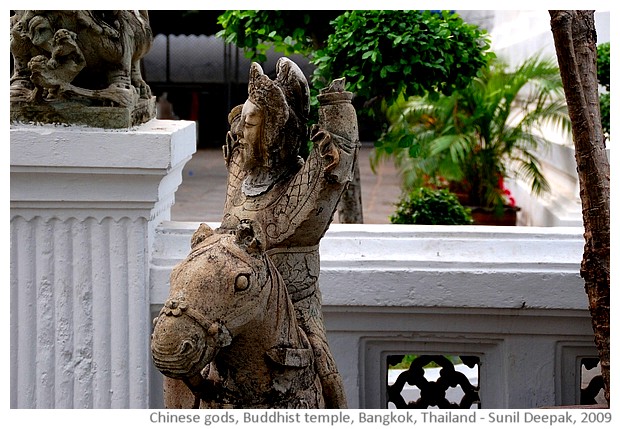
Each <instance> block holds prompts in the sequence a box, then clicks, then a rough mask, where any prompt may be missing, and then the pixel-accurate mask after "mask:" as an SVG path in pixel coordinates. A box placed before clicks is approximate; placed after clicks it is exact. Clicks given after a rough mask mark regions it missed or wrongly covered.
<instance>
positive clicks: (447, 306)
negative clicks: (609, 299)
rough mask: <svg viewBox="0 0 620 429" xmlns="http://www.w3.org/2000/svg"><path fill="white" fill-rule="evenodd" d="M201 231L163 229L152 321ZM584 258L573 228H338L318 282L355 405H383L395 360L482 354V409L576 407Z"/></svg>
mask: <svg viewBox="0 0 620 429" xmlns="http://www.w3.org/2000/svg"><path fill="white" fill-rule="evenodd" d="M212 226H215V225H212ZM197 227H198V223H186V222H164V223H163V224H162V225H160V227H159V228H158V230H157V234H156V240H155V243H154V250H153V258H152V260H151V276H150V279H151V311H152V313H153V315H154V314H155V313H156V312H157V311H159V308H160V307H161V305H162V303H163V302H164V300H165V298H166V296H167V288H168V277H169V275H170V270H171V269H172V267H173V266H174V265H175V264H176V263H178V262H179V261H180V260H182V259H183V258H184V257H185V256H186V255H187V254H188V252H189V243H190V237H191V234H192V233H193V231H194V230H195V229H196V228H197ZM582 252H583V237H582V230H581V228H573V227H571V228H535V227H476V226H465V227H448V226H414V225H403V226H397V225H341V224H335V225H332V227H331V228H330V230H329V231H328V232H327V234H326V236H325V237H324V238H323V240H322V242H321V275H320V287H321V291H322V295H323V311H324V315H325V323H326V326H327V330H328V338H329V341H330V344H331V349H332V352H333V353H334V355H335V358H336V360H337V363H338V366H339V370H340V372H341V374H342V376H343V379H344V383H345V386H346V391H347V396H348V400H349V405H350V406H351V407H352V408H384V407H386V405H387V404H386V398H387V396H386V380H387V356H389V355H398V354H449V355H459V354H460V355H469V356H477V357H479V358H480V362H481V363H480V366H479V367H480V377H479V383H480V384H479V385H480V397H481V404H482V407H484V408H532V407H541V406H550V405H565V404H577V403H578V401H579V387H580V386H579V382H580V370H579V368H580V363H579V362H580V359H581V358H582V357H591V356H596V351H595V349H594V345H593V335H592V329H591V324H590V316H589V312H588V310H587V298H586V295H585V292H584V289H583V280H582V279H581V278H580V277H579V265H580V261H581V255H582ZM152 375H153V379H152V380H153V381H152V386H153V387H154V390H153V391H152V399H153V401H154V402H153V403H152V404H151V405H152V406H159V405H161V400H162V399H161V393H160V392H161V389H158V388H157V386H158V385H159V384H160V380H161V378H160V376H159V374H158V373H157V371H156V370H153V372H152Z"/></svg>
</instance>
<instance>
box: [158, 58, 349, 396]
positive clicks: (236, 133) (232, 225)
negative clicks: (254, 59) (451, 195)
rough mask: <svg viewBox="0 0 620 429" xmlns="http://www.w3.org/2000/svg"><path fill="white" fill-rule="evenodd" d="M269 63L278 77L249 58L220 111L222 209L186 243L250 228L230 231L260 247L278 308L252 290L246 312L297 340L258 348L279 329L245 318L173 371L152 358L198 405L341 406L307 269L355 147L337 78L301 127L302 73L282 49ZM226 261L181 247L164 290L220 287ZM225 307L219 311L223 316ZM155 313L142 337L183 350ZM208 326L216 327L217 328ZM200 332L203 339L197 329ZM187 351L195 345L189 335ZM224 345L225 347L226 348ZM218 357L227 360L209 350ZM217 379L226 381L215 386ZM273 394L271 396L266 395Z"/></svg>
mask: <svg viewBox="0 0 620 429" xmlns="http://www.w3.org/2000/svg"><path fill="white" fill-rule="evenodd" d="M276 72H277V76H276V78H275V79H273V80H272V79H270V78H269V77H268V76H266V75H265V74H264V73H263V71H262V69H261V67H260V66H259V65H258V64H256V63H254V64H252V66H251V68H250V80H249V84H248V93H249V94H248V99H247V101H246V102H245V103H244V104H243V105H241V106H237V107H235V108H234V109H233V110H232V111H231V112H230V114H229V116H228V119H229V123H230V126H231V130H230V131H229V133H228V134H227V138H226V145H225V146H224V157H225V160H226V163H227V166H228V173H229V178H228V190H227V198H226V203H225V208H224V217H223V219H222V223H221V226H220V228H218V229H217V230H216V231H215V233H213V232H211V231H209V230H207V229H205V227H206V225H205V226H201V228H199V229H198V230H197V231H196V233H195V234H194V237H193V239H192V243H193V244H194V245H196V244H195V243H199V242H202V241H203V240H209V241H212V240H215V239H216V238H212V237H222V236H223V237H228V236H230V235H231V234H232V235H236V236H237V241H239V234H240V233H242V231H244V230H246V231H248V230H252V231H253V233H252V234H249V235H248V234H246V235H247V236H246V238H245V239H243V240H241V241H242V242H244V243H246V244H245V246H246V247H247V246H249V247H248V249H249V248H252V247H255V248H260V253H255V254H256V255H258V254H260V255H261V256H260V257H261V261H263V262H261V263H264V264H265V265H266V266H267V267H269V270H268V273H269V275H268V277H269V278H271V279H274V278H277V279H279V280H278V283H279V282H281V283H282V284H284V285H285V288H284V291H283V293H282V295H279V297H280V298H278V301H279V304H278V305H277V306H275V307H268V308H267V307H266V303H269V302H271V301H270V300H266V301H265V300H258V301H256V302H255V305H254V306H252V307H251V308H252V309H253V310H252V311H254V309H255V308H259V309H260V311H259V313H260V314H261V315H262V316H261V317H263V318H265V319H274V320H278V321H279V320H286V321H287V322H286V323H285V325H286V326H287V327H288V328H287V329H286V330H285V331H280V332H289V331H298V332H299V335H300V338H299V339H296V340H295V341H294V342H293V341H292V340H291V339H290V338H289V339H286V338H282V337H281V335H280V337H279V338H280V340H281V341H282V340H284V343H286V342H289V344H295V345H294V346H292V347H291V346H288V347H286V348H278V349H270V350H262V349H261V347H262V345H263V344H264V343H265V342H266V341H265V339H264V338H263V337H265V338H271V337H272V336H274V335H276V337H278V334H277V332H276V333H275V334H274V333H273V332H260V330H261V329H274V327H273V325H269V326H265V327H263V325H261V327H260V328H257V327H256V325H257V322H256V321H253V322H252V324H253V325H254V330H253V335H254V337H253V340H252V341H250V340H248V339H246V338H245V337H243V336H241V338H242V339H239V338H238V336H236V335H235V334H234V333H232V330H231V329H230V328H228V331H229V332H231V333H232V334H231V339H230V343H229V344H225V345H224V344H221V347H220V348H219V349H218V351H216V352H213V351H212V350H211V349H210V348H209V347H207V348H206V349H205V350H206V351H205V352H204V354H203V355H201V356H202V357H203V358H202V359H198V358H196V359H198V360H196V361H195V362H194V364H192V365H188V364H184V365H182V369H180V370H179V371H170V370H169V369H168V368H167V367H166V365H165V364H164V363H162V359H159V361H158V358H156V359H155V362H156V365H157V366H158V368H159V369H160V370H161V371H162V372H163V373H164V374H165V375H167V376H169V377H173V378H177V379H182V380H183V381H184V382H185V384H186V385H187V386H188V387H189V388H190V389H191V390H192V391H193V392H194V394H195V397H197V398H201V399H202V402H200V405H201V406H208V407H219V406H229V405H232V406H237V407H254V406H260V407H293V408H296V407H311V408H315V407H323V406H326V407H329V408H345V407H346V406H347V403H346V398H345V394H344V387H343V385H342V380H341V377H340V374H339V372H338V369H337V368H336V364H335V361H334V358H333V356H332V353H331V351H330V349H329V345H328V343H327V338H326V334H325V327H324V324H323V315H322V311H321V295H320V291H319V285H318V274H319V270H320V263H319V242H320V240H321V238H322V237H323V235H324V234H325V232H326V230H327V228H328V227H329V224H330V223H331V221H332V219H333V214H334V211H335V210H336V206H337V204H338V200H339V198H340V196H341V194H342V192H343V191H344V189H345V187H346V186H347V185H348V183H349V182H350V181H351V178H352V170H353V166H354V164H355V161H356V158H357V153H358V149H359V138H358V132H357V119H356V114H355V109H354V108H353V106H352V105H351V98H352V94H351V93H348V92H346V91H344V81H343V80H336V81H334V82H333V83H332V85H331V86H330V87H329V88H327V89H325V90H323V92H322V94H321V95H320V96H319V102H320V108H319V109H320V115H319V124H317V125H315V126H313V127H312V129H311V130H310V133H308V129H307V121H308V114H309V106H310V99H309V88H308V83H307V81H306V78H305V76H304V75H303V73H302V72H301V70H300V69H299V67H298V66H297V65H296V64H295V63H293V62H292V61H290V60H289V59H288V58H281V59H280V60H279V61H278V63H277V65H276ZM308 137H309V138H310V139H311V140H312V141H313V142H314V146H313V149H312V151H311V153H310V155H309V156H308V158H307V159H306V160H303V159H302V158H301V157H300V156H299V149H300V147H301V145H305V144H307V143H308ZM218 239H219V240H222V241H223V240H224V239H223V238H218ZM248 240H249V241H248ZM254 252H256V250H254ZM229 253H230V252H229ZM215 260H217V261H218V263H219V262H221V263H222V267H223V268H221V270H222V271H221V272H218V273H219V274H218V275H216V276H214V270H220V268H215V266H214V263H213V261H215ZM190 261H191V262H190ZM226 261H227V262H226ZM189 265H191V268H190V267H189ZM234 265H235V264H234V263H233V259H231V258H230V257H228V259H226V258H224V259H223V260H221V261H220V260H219V257H217V256H215V255H213V256H211V257H210V259H209V260H208V261H205V262H203V263H202V265H201V264H200V263H199V262H198V261H197V260H196V259H195V258H194V257H192V254H190V256H189V257H188V259H186V261H185V262H183V263H182V264H181V266H184V267H185V268H179V269H180V270H182V271H183V272H184V273H185V271H187V274H183V277H182V278H181V277H179V276H178V275H175V274H173V275H172V277H171V281H170V283H171V296H173V294H177V295H178V294H179V293H181V292H179V290H181V291H183V290H185V289H186V288H193V286H191V285H194V284H195V283H196V282H199V280H198V279H200V278H205V276H210V277H209V281H205V282H202V283H200V284H202V285H203V287H204V288H205V289H204V290H205V291H206V290H209V292H204V293H205V294H210V293H214V292H213V291H212V288H215V290H219V291H223V290H225V289H226V288H227V287H230V284H232V283H231V281H227V280H226V279H227V278H228V276H230V275H231V273H232V271H231V270H234V268H233V267H234ZM217 267H219V265H217ZM271 267H273V269H272V268H271ZM257 270H259V268H258V266H257V267H254V268H252V272H258V271H257ZM175 272H177V271H176V269H175ZM190 272H191V274H190ZM238 278H239V277H237V279H238ZM210 282H215V283H216V284H215V285H213V284H211V283H210ZM207 283H209V287H208V288H207V286H206V284H207ZM250 283H253V282H250ZM227 285H228V286H227ZM173 291H174V292H173ZM183 293H186V292H183ZM199 295H200V294H198V296H194V298H193V300H190V299H187V305H188V306H191V307H193V306H194V305H195V304H196V303H200V302H203V301H204V300H205V299H207V300H209V299H211V298H206V297H205V296H202V297H201V296H199ZM218 299H221V297H220V298H218ZM231 299H232V298H231ZM235 299H236V298H235ZM201 300H202V301H201ZM229 304H230V305H231V306H230V307H229V308H228V312H229V313H230V312H235V313H236V312H238V311H239V308H240V307H239V306H241V305H242V304H243V305H247V304H248V302H247V299H246V300H243V299H241V300H239V301H238V302H237V303H235V304H234V305H233V304H232V303H229ZM244 308H246V309H247V307H244ZM291 309H293V311H291ZM162 311H163V312H164V313H166V312H167V311H168V310H166V307H164V309H163V310H162ZM171 311H172V310H171ZM209 311H210V312H211V313H206V314H205V317H207V318H208V320H217V315H214V314H212V310H211V309H209ZM244 311H247V310H244ZM227 315H228V313H226V316H223V319H222V320H227V317H228V316H227ZM291 315H292V317H291ZM163 320H167V321H169V323H170V324H169V326H168V327H167V328H164V327H163V325H162V323H164V322H162V319H161V318H160V319H158V322H157V325H156V326H155V333H154V336H153V347H155V348H154V350H156V349H157V347H160V346H161V344H164V343H168V342H171V344H173V345H171V346H170V347H169V349H170V350H174V352H173V353H172V354H173V355H174V356H175V357H174V358H172V357H170V358H166V359H173V360H178V359H181V358H180V357H179V355H180V354H183V353H181V350H185V349H187V348H186V347H184V346H183V345H182V344H183V341H185V340H186V339H179V338H177V335H176V334H175V332H185V331H187V330H188V329H189V328H188V327H187V326H184V327H183V328H181V327H179V326H177V325H178V324H177V323H174V322H176V321H175V320H174V319H169V318H164V319H163ZM260 320H262V319H260ZM166 323H167V324H168V322H166ZM224 324H225V325H226V323H224ZM293 327H297V328H298V329H293ZM281 329H282V328H281V327H279V328H277V330H281ZM207 330H208V329H207ZM213 331H214V332H215V331H217V332H219V328H218V329H215V328H214V329H213ZM218 335H219V334H218ZM259 335H262V337H261V336H259ZM207 338H210V337H209V336H208V335H207ZM198 341H199V342H200V341H202V342H206V343H208V342H209V341H211V342H213V341H215V340H213V339H208V340H204V339H200V338H199V339H198ZM253 341H257V342H256V343H254V342H253ZM189 349H190V350H194V345H192V346H191V347H189ZM231 349H234V350H235V352H234V353H231V352H230V350H231ZM256 350H259V351H260V352H257V351H256ZM261 350H262V351H261ZM308 352H309V353H308ZM154 354H156V352H154ZM211 355H213V359H211V357H210V356H211ZM205 356H206V357H205ZM218 356H225V357H226V358H225V359H221V360H218ZM166 359H163V360H166ZM190 360H191V359H190ZM265 362H267V366H266V367H265V364H266V363H265ZM207 364H209V365H208V367H207V366H206V365H207ZM175 365H176V364H175ZM206 368H208V369H206ZM248 368H253V370H251V371H250V373H251V374H254V375H256V374H259V375H260V376H258V378H256V379H255V378H252V377H250V376H249V375H248V376H244V377H239V376H238V374H239V371H242V372H245V371H246V370H247V369H248ZM283 368H286V371H285V372H282V371H284V370H283ZM291 368H295V370H294V371H293V370H291ZM302 368H303V370H302ZM308 370H311V372H307V371H308ZM311 374H314V375H316V376H317V377H318V378H317V380H318V385H316V383H315V384H313V383H312V382H311V380H312V378H311ZM253 377H254V376H253ZM282 377H284V378H282ZM283 380H286V382H284V381H283ZM231 383H232V384H231ZM166 385H167V388H168V392H169V393H167V394H166V395H167V396H168V394H170V395H177V396H179V397H180V396H181V395H183V394H184V393H183V391H182V390H183V388H182V386H180V385H179V384H178V383H176V384H175V383H170V382H167V384H166ZM222 386H225V387H224V388H223V389H224V390H223V391H222ZM312 386H314V387H312ZM270 389H271V390H270ZM313 389H316V390H313ZM222 392H224V393H222ZM265 392H272V393H265ZM273 392H280V393H281V394H278V395H275V396H274V393H273ZM295 392H304V393H295ZM214 395H215V396H214ZM299 395H302V396H301V397H300V396H299ZM252 398H258V399H252ZM256 401H258V403H257V402H256ZM189 402H190V401H189V400H186V401H183V405H184V406H192V405H197V404H198V402H195V403H194V404H190V403H189ZM166 404H170V405H179V401H175V400H174V399H172V398H168V397H167V399H166Z"/></svg>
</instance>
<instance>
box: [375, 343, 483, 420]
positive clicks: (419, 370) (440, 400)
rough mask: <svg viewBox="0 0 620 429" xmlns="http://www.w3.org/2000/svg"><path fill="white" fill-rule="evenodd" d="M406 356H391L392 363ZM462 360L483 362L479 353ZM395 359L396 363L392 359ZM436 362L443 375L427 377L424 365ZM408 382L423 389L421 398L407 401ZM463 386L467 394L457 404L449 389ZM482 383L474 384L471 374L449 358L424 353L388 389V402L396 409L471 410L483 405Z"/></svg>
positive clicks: (470, 362) (464, 357) (471, 364)
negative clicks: (466, 374)
mask: <svg viewBox="0 0 620 429" xmlns="http://www.w3.org/2000/svg"><path fill="white" fill-rule="evenodd" d="M402 358H403V356H402V355H399V356H389V357H388V364H390V363H392V362H400V360H402ZM460 358H461V361H462V362H463V363H464V364H465V365H467V366H468V367H469V368H473V367H474V366H475V365H478V364H479V363H480V358H478V357H475V356H460ZM391 361H392V362H391ZM431 362H435V363H436V364H437V365H439V366H440V367H441V371H440V377H439V378H438V379H437V380H436V381H429V380H427V379H426V377H425V373H424V367H425V366H427V365H428V364H430V363H431ZM405 383H407V384H409V385H412V386H416V387H418V389H420V398H419V399H418V400H416V401H409V402H407V401H406V400H405V399H404V398H403V395H402V391H403V388H404V387H405ZM456 386H460V387H461V389H462V390H463V393H464V395H463V397H462V399H461V401H460V402H459V403H458V404H457V403H454V402H450V401H449V400H448V399H447V398H446V392H447V391H448V389H449V388H451V387H453V388H454V387H456ZM478 389H479V387H478V386H473V385H472V384H471V383H470V382H469V379H468V378H467V376H465V375H464V374H463V373H461V372H458V371H456V369H455V368H454V364H453V363H452V362H450V360H449V359H448V358H446V357H445V356H441V355H422V356H419V357H418V358H416V359H415V360H414V361H413V362H412V363H411V365H410V367H409V369H408V370H406V371H404V372H403V373H401V374H400V375H399V376H398V378H397V379H396V381H395V382H394V384H392V385H389V386H388V388H387V396H388V402H392V403H393V404H394V405H395V406H396V408H416V409H420V408H429V407H438V408H464V409H469V408H471V407H472V405H473V404H474V403H475V404H478V405H479V404H480V396H479V395H478Z"/></svg>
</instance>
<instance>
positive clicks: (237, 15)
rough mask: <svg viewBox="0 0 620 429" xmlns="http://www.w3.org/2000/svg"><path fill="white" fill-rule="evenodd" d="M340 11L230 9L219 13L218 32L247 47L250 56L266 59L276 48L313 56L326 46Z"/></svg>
mask: <svg viewBox="0 0 620 429" xmlns="http://www.w3.org/2000/svg"><path fill="white" fill-rule="evenodd" d="M340 13H341V12H340V11H330V10H324V11H311V12H310V11H299V10H228V11H225V12H224V13H223V14H221V15H220V16H219V17H218V20H217V22H218V24H219V25H220V26H221V27H222V30H220V31H219V32H218V33H217V36H218V37H221V38H224V39H225V40H226V42H228V43H234V44H235V45H237V46H238V47H239V48H243V49H244V52H245V55H246V57H248V58H250V59H252V60H254V61H259V62H262V61H266V60H267V51H268V50H269V49H270V48H273V49H274V50H275V51H276V52H282V53H284V55H292V54H301V55H304V56H310V55H311V54H312V53H313V52H315V51H316V50H318V49H320V48H321V47H323V45H324V43H325V41H326V40H327V37H328V35H329V33H330V32H331V27H330V25H329V23H330V21H331V20H333V19H334V18H335V17H337V16H338V15H339V14H340Z"/></svg>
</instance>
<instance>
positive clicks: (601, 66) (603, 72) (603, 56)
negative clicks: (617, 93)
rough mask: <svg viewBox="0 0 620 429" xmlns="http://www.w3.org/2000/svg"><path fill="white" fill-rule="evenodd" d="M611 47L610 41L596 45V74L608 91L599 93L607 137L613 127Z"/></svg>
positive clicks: (602, 120)
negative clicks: (610, 91) (611, 118)
mask: <svg viewBox="0 0 620 429" xmlns="http://www.w3.org/2000/svg"><path fill="white" fill-rule="evenodd" d="M609 48H610V43H609V42H607V43H601V44H600V45H598V46H597V47H596V51H597V63H596V64H597V73H596V76H597V79H598V83H599V84H600V85H602V86H603V87H604V88H605V91H606V92H602V93H599V102H600V105H601V123H602V124H603V132H604V133H605V136H606V137H607V138H609V135H610V128H611V123H610V119H609V116H610V107H609V104H610V103H609V100H610V94H609V89H610V84H611V80H610V76H609V64H610V61H611V58H610V54H609Z"/></svg>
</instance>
